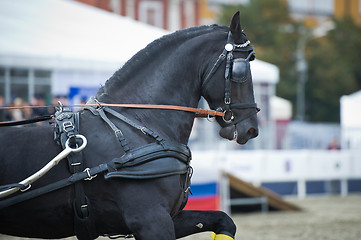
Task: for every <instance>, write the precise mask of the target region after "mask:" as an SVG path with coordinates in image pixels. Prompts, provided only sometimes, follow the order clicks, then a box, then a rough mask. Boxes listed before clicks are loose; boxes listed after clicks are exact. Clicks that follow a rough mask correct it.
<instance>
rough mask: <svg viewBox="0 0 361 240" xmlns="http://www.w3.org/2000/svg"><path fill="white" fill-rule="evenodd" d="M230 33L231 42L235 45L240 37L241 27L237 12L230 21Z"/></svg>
mask: <svg viewBox="0 0 361 240" xmlns="http://www.w3.org/2000/svg"><path fill="white" fill-rule="evenodd" d="M229 28H230V30H231V33H232V40H233V41H234V42H235V43H236V42H238V41H239V40H240V39H241V37H242V27H241V23H240V18H239V11H238V12H236V13H235V14H234V15H233V17H232V21H231V25H230V26H229Z"/></svg>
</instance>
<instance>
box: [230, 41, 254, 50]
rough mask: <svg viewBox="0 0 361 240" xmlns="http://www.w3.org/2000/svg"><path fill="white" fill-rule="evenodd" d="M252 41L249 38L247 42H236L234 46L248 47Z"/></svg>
mask: <svg viewBox="0 0 361 240" xmlns="http://www.w3.org/2000/svg"><path fill="white" fill-rule="evenodd" d="M250 43H251V42H250V41H249V40H247V42H245V43H242V44H238V45H237V44H234V47H237V48H244V47H247V46H248V45H249V44H250Z"/></svg>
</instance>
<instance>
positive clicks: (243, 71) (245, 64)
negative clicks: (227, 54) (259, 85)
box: [231, 51, 254, 83]
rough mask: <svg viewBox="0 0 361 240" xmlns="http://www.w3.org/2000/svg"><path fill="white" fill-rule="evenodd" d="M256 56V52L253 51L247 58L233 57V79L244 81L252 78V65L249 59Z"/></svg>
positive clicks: (238, 81) (239, 81) (237, 81)
mask: <svg viewBox="0 0 361 240" xmlns="http://www.w3.org/2000/svg"><path fill="white" fill-rule="evenodd" d="M252 57H254V52H253V51H252V52H251V53H250V54H249V55H248V57H247V58H246V59H244V58H237V59H233V62H232V76H231V80H232V81H233V82H236V83H244V82H246V81H247V80H248V79H249V78H251V66H250V64H249V61H250V60H251V59H252Z"/></svg>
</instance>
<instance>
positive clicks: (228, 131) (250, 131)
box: [219, 124, 258, 144]
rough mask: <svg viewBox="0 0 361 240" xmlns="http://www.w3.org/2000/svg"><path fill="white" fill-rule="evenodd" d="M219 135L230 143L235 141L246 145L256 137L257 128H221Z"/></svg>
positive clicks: (238, 126)
mask: <svg viewBox="0 0 361 240" xmlns="http://www.w3.org/2000/svg"><path fill="white" fill-rule="evenodd" d="M219 135H220V136H221V137H222V138H225V139H228V140H230V141H233V140H235V141H237V143H238V144H246V143H247V142H248V140H250V139H252V138H255V137H257V136H258V127H256V126H252V127H247V126H244V125H243V126H241V124H237V125H230V126H227V127H224V128H221V130H220V131H219Z"/></svg>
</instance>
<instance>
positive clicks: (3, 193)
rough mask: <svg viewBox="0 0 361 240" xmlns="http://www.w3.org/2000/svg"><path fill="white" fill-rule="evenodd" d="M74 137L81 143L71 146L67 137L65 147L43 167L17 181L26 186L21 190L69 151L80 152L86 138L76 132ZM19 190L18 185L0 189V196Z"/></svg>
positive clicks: (28, 186) (64, 156) (84, 145)
mask: <svg viewBox="0 0 361 240" xmlns="http://www.w3.org/2000/svg"><path fill="white" fill-rule="evenodd" d="M75 138H80V139H81V140H82V144H81V145H80V146H79V147H78V146H76V148H72V147H70V146H69V142H70V141H69V139H70V138H68V139H67V140H66V142H65V148H64V150H63V151H61V152H60V153H59V154H58V155H56V156H55V157H54V158H53V159H52V160H50V162H48V163H47V164H46V165H45V166H44V167H43V168H41V169H40V170H39V171H37V172H36V173H34V174H33V175H31V176H30V177H28V178H26V179H24V180H23V181H21V182H19V184H20V185H24V186H25V187H26V188H25V189H22V191H26V190H28V189H29V188H30V187H31V184H32V183H33V182H35V181H36V180H38V179H39V178H41V177H42V176H43V175H44V174H46V173H47V172H48V171H49V170H50V169H52V168H53V167H54V166H55V165H57V164H58V163H59V162H60V161H61V160H62V159H64V158H66V157H67V156H68V155H69V154H70V153H72V152H80V151H82V150H83V149H84V148H85V147H86V145H87V140H86V138H85V137H84V136H83V135H80V134H77V135H75ZM19 190H21V188H20V187H18V186H17V187H13V188H10V189H7V190H4V191H0V198H2V197H5V196H8V195H10V194H12V193H15V192H17V191H19Z"/></svg>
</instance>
